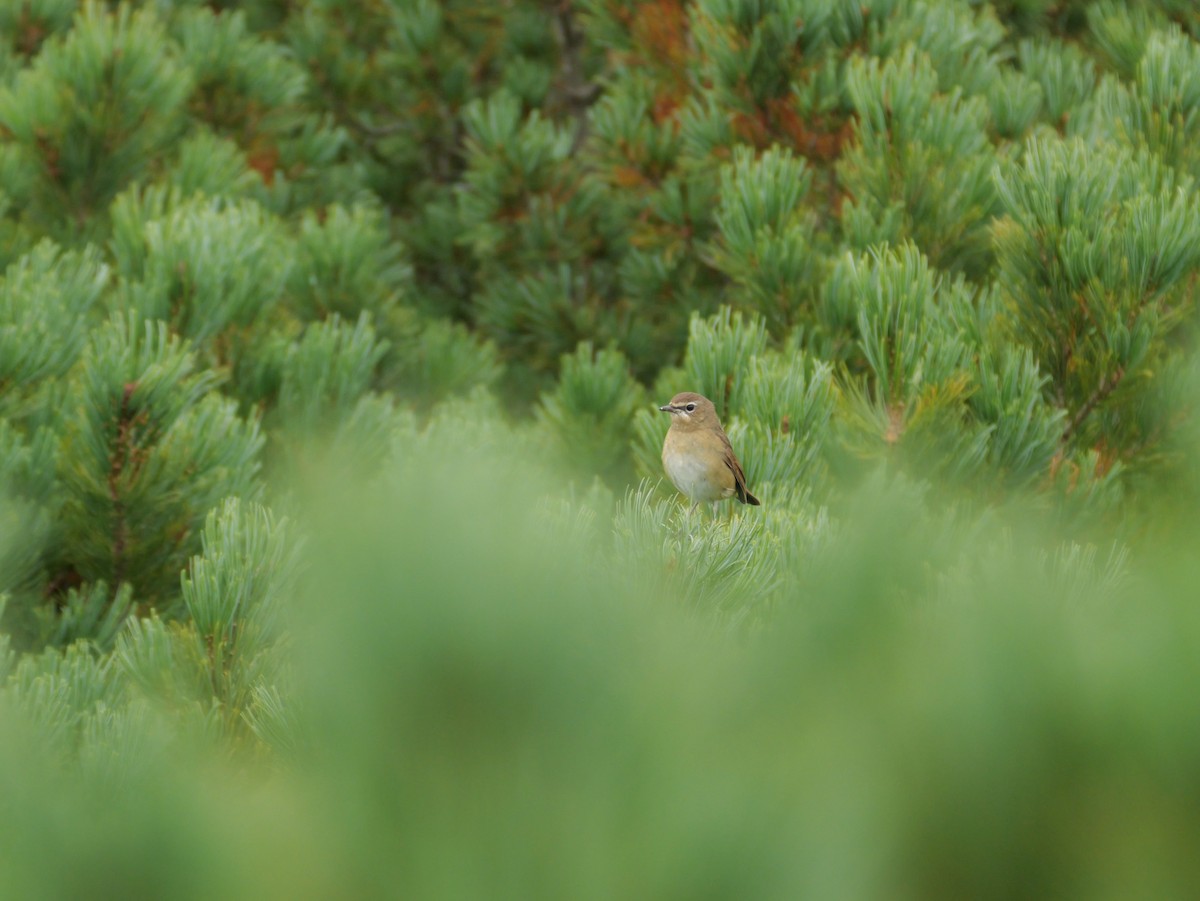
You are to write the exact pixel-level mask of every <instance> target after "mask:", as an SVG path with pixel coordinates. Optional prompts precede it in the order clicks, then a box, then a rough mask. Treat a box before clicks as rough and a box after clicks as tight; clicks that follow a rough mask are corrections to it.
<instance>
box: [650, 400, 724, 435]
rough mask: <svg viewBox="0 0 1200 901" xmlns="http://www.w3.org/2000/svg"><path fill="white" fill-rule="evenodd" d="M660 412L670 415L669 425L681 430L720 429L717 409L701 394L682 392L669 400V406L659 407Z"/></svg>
mask: <svg viewBox="0 0 1200 901" xmlns="http://www.w3.org/2000/svg"><path fill="white" fill-rule="evenodd" d="M658 409H660V410H661V411H662V412H664V413H670V414H671V425H672V426H673V427H675V428H682V429H711V428H713V427H716V428H720V427H721V422H720V420H719V419H718V418H717V408H716V407H714V406H713V402H712V401H711V400H709V399H708V398H707V397H705V396H704V395H703V394H696V393H694V392H692V391H684V392H683V393H682V394H676V395H675V396H674V397H672V398H671V402H670V403H669V404H663V405H662V406H661V407H659V408H658Z"/></svg>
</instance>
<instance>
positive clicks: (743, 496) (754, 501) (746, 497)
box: [737, 484, 762, 507]
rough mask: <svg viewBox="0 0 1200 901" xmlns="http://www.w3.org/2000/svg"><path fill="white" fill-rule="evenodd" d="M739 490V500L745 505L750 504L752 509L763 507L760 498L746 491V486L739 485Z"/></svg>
mask: <svg viewBox="0 0 1200 901" xmlns="http://www.w3.org/2000/svg"><path fill="white" fill-rule="evenodd" d="M737 489H738V493H737V499H738V500H739V501H741V502H742V503H743V504H749V505H750V506H751V507H759V506H761V505H762V504H761V502H760V501H759V499H758V498H756V497H755V496H754V495H753V494H751V493H750V492H749V491H747V490H746V486H745V485H741V484H739V485H738V486H737Z"/></svg>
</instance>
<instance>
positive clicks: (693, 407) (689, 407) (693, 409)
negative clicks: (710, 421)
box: [687, 404, 696, 413]
mask: <svg viewBox="0 0 1200 901" xmlns="http://www.w3.org/2000/svg"><path fill="white" fill-rule="evenodd" d="M687 411H688V412H689V413H694V412H696V405H695V404H688V405H687Z"/></svg>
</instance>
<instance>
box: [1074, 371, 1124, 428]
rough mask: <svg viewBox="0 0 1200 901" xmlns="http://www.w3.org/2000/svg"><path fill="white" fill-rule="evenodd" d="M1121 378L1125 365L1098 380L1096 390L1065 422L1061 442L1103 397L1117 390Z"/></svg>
mask: <svg viewBox="0 0 1200 901" xmlns="http://www.w3.org/2000/svg"><path fill="white" fill-rule="evenodd" d="M1123 378H1125V367H1124V366H1118V367H1117V369H1116V371H1115V372H1113V373H1112V375H1110V376H1109V377H1108V378H1106V379H1102V380H1101V381H1100V384H1099V385H1097V386H1096V390H1095V391H1093V392H1092V393H1091V395H1090V396H1089V397H1088V399H1087V400H1086V401H1084V402H1083V406H1082V407H1080V408H1079V409H1078V410H1076V411H1075V415H1074V416H1072V417H1071V421H1070V422H1068V423H1067V427H1066V428H1065V429H1064V430H1063V435H1062V440H1063V443H1066V442H1067V441H1069V440H1070V439H1071V436H1072V435H1074V434H1075V432H1076V431H1077V430H1078V429H1079V427H1080V426H1081V425H1083V422H1084V420H1085V419H1087V418H1088V417H1089V416H1090V415H1091V414H1092V411H1093V410H1095V409H1096V407H1098V406H1099V405H1100V404H1101V403H1103V402H1104V400H1105V398H1107V397H1108V396H1109V395H1110V394H1112V393H1113V392H1114V391H1115V390H1117V386H1118V385H1120V384H1121V380H1122V379H1123Z"/></svg>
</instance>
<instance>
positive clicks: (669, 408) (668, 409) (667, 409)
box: [658, 404, 675, 413]
mask: <svg viewBox="0 0 1200 901" xmlns="http://www.w3.org/2000/svg"><path fill="white" fill-rule="evenodd" d="M658 409H659V410H661V411H662V412H663V413H674V412H675V407H672V406H671V405H670V404H663V405H662V406H661V407H659V408H658Z"/></svg>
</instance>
